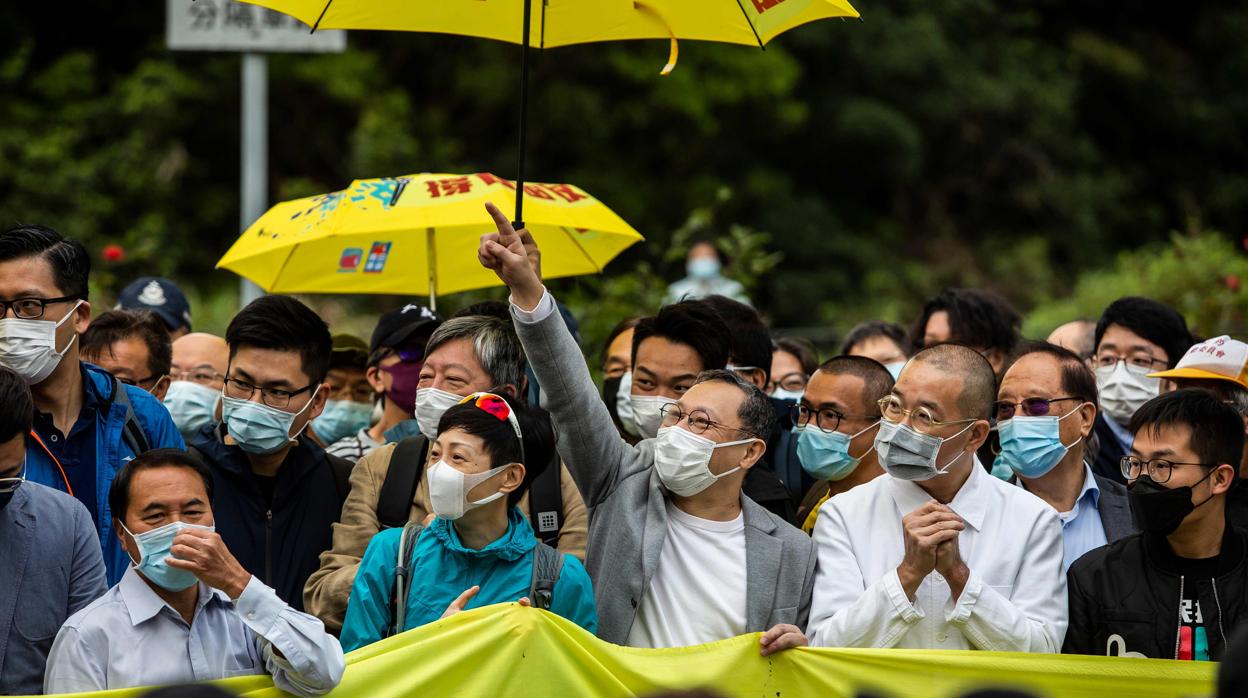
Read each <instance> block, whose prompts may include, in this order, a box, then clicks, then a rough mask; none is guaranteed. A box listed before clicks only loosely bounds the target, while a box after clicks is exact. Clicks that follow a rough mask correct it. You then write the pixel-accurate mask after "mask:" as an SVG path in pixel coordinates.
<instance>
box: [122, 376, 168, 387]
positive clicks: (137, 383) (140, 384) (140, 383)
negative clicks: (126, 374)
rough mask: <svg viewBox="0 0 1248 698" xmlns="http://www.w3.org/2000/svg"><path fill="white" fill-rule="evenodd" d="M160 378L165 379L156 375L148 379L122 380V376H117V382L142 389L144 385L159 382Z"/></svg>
mask: <svg viewBox="0 0 1248 698" xmlns="http://www.w3.org/2000/svg"><path fill="white" fill-rule="evenodd" d="M160 378H163V376H158V375H156V374H154V373H153V374H152V375H150V376H148V377H147V378H122V377H121V376H117V380H119V381H121V382H122V383H125V384H126V385H130V386H134V387H136V388H142V387H143V384H144V383H150V382H152V381H154V380H159V379H160Z"/></svg>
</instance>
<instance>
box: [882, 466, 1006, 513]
mask: <svg viewBox="0 0 1248 698" xmlns="http://www.w3.org/2000/svg"><path fill="white" fill-rule="evenodd" d="M936 477H948V476H946V475H937V476H936ZM990 477H992V475H990V474H989V473H988V471H986V470H984V466H983V464H982V463H980V462H979V456H976V455H974V454H972V455H971V474H970V476H969V477H967V478H966V482H964V483H962V488H961V489H960V490H958V493H957V494H956V495H954V496H953V501H952V502H949V508H950V509H952V510H953V513H955V514H957V515H958V516H961V517H962V519H963V520H964V521H966V522H967V523H968V524H970V525H971V528H974V529H975V530H976V531H978V530H980V527H981V526H982V525H983V523H984V517H985V516H986V515H987V513H988V512H987V503H986V502H985V501H984V497H983V496H982V490H983V488H984V484H985V483H984V478H990ZM889 480H890V483H889V484H890V485H892V487H891V488H890V489H891V492H892V495H893V501H894V502H895V503H896V504H897V509H898V511H900V512H901V515H902V516H905V515H906V514H909V513H910V512H912V511H914V510H915V509H918V508H919V507H920V506H921V505H923V504H924V503H926V502H928V501H930V500H931V499H932V495H930V494H928V493H927V491H926V490H924V489H923V488H922V487H919V486H918V484H917V483H914V482H910V481H908V480H899V479H897V478H895V477H892V476H889Z"/></svg>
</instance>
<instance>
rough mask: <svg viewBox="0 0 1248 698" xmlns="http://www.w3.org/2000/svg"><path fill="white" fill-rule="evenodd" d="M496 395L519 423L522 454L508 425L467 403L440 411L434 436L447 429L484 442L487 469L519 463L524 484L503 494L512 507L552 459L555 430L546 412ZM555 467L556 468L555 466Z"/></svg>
mask: <svg viewBox="0 0 1248 698" xmlns="http://www.w3.org/2000/svg"><path fill="white" fill-rule="evenodd" d="M498 396H499V397H501V398H502V399H503V401H504V402H506V403H507V405H508V406H510V407H511V410H512V412H513V413H514V414H515V415H516V421H518V422H519V423H520V434H521V435H522V436H523V437H524V451H523V455H522V454H521V450H520V446H521V444H520V441H519V440H518V439H516V432H515V429H513V428H512V426H511V422H510V421H508V420H506V419H499V418H498V417H496V416H494V415H493V414H490V413H489V412H486V411H485V410H483V409H480V408H478V407H477V406H476V405H474V404H471V403H470V404H464V405H455V406H454V407H452V408H450V409H449V410H447V411H446V412H444V413H443V414H442V419H441V420H439V421H438V433H439V434H445V433H446V432H447V431H448V430H451V429H459V430H460V431H463V432H465V433H467V434H472V435H473V436H477V437H480V439H481V440H482V441H484V442H485V450H486V451H487V452H488V453H489V454H490V467H491V468H497V467H499V466H501V465H506V464H507V463H521V464H523V465H524V482H522V483H520V486H519V487H517V488H516V489H514V490H512V491H511V492H510V493H509V494H508V495H507V504H508V506H515V505H516V504H517V503H519V501H520V498H521V497H523V496H524V493H525V492H527V491H528V490H529V486H530V485H532V484H533V481H534V480H536V479H537V477H538V476H539V475H541V474H542V472H543V471H545V470H546V468H547V467H549V466H551V462H552V461H554V460H555V455H556V454H555V430H554V426H553V425H552V424H551V421H550V413H549V412H547V411H546V410H544V409H542V408H540V407H530V406H529V405H527V404H524V403H523V401H522V400H520V399H517V398H513V397H511V396H510V395H506V394H502V393H499V394H498ZM555 467H558V466H557V464H556V466H555Z"/></svg>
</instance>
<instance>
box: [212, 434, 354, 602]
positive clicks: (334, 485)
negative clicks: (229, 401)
mask: <svg viewBox="0 0 1248 698" xmlns="http://www.w3.org/2000/svg"><path fill="white" fill-rule="evenodd" d="M191 447H192V448H194V449H195V450H197V451H199V452H200V455H201V456H202V457H203V460H204V464H205V465H207V466H208V469H209V470H211V471H212V479H213V488H214V492H213V501H212V514H213V518H214V519H215V520H216V527H217V533H219V534H221V539H222V540H224V541H225V544H226V546H227V547H228V548H229V549H230V552H231V553H232V554H233V555H234V557H235V558H237V559H238V561H239V563H240V564H241V565H242V566H243V567H244V568H246V569H247V571H248V572H251V573H252V574H254V575H255V576H257V577H259V578H260V581H262V582H264V583H265V584H267V585H269V586H270V587H272V588H273V589H275V590H276V591H277V595H278V596H279V597H281V599H282V600H283V601H285V602H286V603H288V604H290V606H291V607H292V608H294V609H296V610H299V611H302V610H303V585H304V583H305V582H307V581H308V577H309V576H311V575H312V573H313V572H315V571H316V569H317V568H318V567H319V566H320V555H321V553H322V552H324V551H326V550H329V549H330V547H332V543H333V539H332V532H331V527H332V526H333V525H334V524H335V523H337V522H338V517H339V515H340V514H341V513H342V502H343V500H344V499H345V498H346V492H341V493H340V492H339V484H338V480H337V479H336V478H335V475H334V469H333V466H332V465H331V464H330V461H329V458H330V456H329V455H328V454H326V453H325V450H324V449H322V448H321V447H320V446H317V445H316V444H314V443H312V440H311V439H308V438H303V437H301V438H300V439H299V443H298V444H296V445H295V446H294V447H293V448H291V449H290V451H289V452H288V453H287V454H286V460H285V461H283V462H282V467H281V468H280V469H279V470H278V472H277V481H276V483H275V486H274V490H273V502H272V506H271V507H270V504H269V502H267V501H266V500H265V497H264V495H263V494H262V492H261V490H260V486H259V484H258V482H257V480H256V477H255V476H254V475H253V474H252V472H251V465H250V463H249V461H248V460H247V455H246V454H245V453H243V450H242V449H241V448H239V447H238V446H227V445H225V442H224V441H222V440H221V433H220V432H219V431H218V430H217V426H216V425H210V426H206V427H204V428H203V429H201V430H200V432H199V433H198V434H196V435H195V437H194V438H193V439H192V440H191Z"/></svg>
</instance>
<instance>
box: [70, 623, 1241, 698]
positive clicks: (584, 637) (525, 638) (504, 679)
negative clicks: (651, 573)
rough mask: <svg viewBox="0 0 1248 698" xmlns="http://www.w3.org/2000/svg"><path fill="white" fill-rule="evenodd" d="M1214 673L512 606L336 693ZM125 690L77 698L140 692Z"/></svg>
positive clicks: (1154, 697)
mask: <svg viewBox="0 0 1248 698" xmlns="http://www.w3.org/2000/svg"><path fill="white" fill-rule="evenodd" d="M1216 672H1217V665H1216V664H1213V663H1210V662H1177V661H1169V660H1160V659H1132V658H1128V657H1079V656H1053V655H1034V654H1030V655H1029V654H1012V653H997V652H965V651H947V650H860V649H808V648H801V649H797V650H791V651H788V652H782V653H780V654H779V655H776V656H774V657H771V658H768V659H763V658H761V657H759V655H758V635H757V634H755V635H743V636H741V637H736V638H732V639H730V640H723V641H720V642H714V643H711V644H707V645H698V646H695V647H681V648H676V649H667V650H640V649H631V648H628V647H619V646H616V645H611V644H607V643H605V642H602V641H600V640H598V639H597V638H595V637H593V636H592V635H590V634H589V633H587V632H585V631H584V630H582V629H581V628H579V627H577V626H576V625H573V624H572V623H570V622H568V621H566V620H564V619H562V618H560V617H558V616H555V615H552V614H550V613H547V612H545V611H538V610H535V609H531V608H522V607H520V606H518V605H517V604H499V605H496V606H487V607H485V608H480V609H477V610H474V611H469V612H466V613H460V614H458V615H456V616H454V617H452V618H450V619H448V620H444V621H439V622H437V623H430V624H429V625H426V626H423V627H420V628H417V629H415V630H411V631H409V632H406V633H403V634H402V635H399V636H397V637H392V638H389V639H387V640H384V641H382V642H378V643H376V644H374V645H370V646H368V647H365V648H363V649H360V650H357V651H355V652H352V653H351V654H350V655H348V656H347V672H346V675H345V676H344V677H343V680H342V684H341V685H339V687H338V688H337V689H336V690H335V691H334V692H333V693H331V694H330V695H332V696H360V697H361V698H363V697H365V696H367V697H368V698H407V697H409V696H456V697H460V696H482V697H487V696H488V697H490V698H493V697H494V696H534V697H537V696H541V697H543V698H545V697H547V696H578V697H579V696H634V695H646V694H649V693H653V692H658V691H668V690H682V689H690V688H698V687H703V688H707V689H710V690H712V691H714V692H716V693H719V694H721V695H724V696H743V697H744V696H750V697H752V698H758V697H760V696H761V697H764V698H773V697H775V698H805V697H806V696H819V697H820V698H840V697H844V698H851V697H852V696H854V695H855V694H856V693H857V692H860V691H864V692H870V693H873V694H876V695H880V696H897V697H901V696H905V697H906V698H910V697H912V696H932V697H933V698H946V697H951V696H957V695H960V694H961V693H964V692H967V691H970V690H973V689H977V688H987V687H1010V688H1021V689H1024V690H1030V691H1032V692H1033V693H1035V694H1036V695H1037V696H1046V697H1047V696H1053V697H1056V696H1062V697H1067V696H1070V697H1074V698H1079V697H1085V696H1086V697H1087V698H1107V697H1108V696H1132V697H1133V698H1196V697H1199V696H1212V695H1213V693H1214V685H1213V684H1214V678H1215V676H1216ZM219 685H221V686H222V687H223V688H226V689H228V690H230V691H233V692H235V693H238V694H240V695H245V696H248V697H254V698H269V697H270V696H271V697H272V698H278V697H279V696H285V695H286V694H284V693H282V692H281V691H278V690H277V689H275V688H274V687H273V683H272V681H270V680H269V679H268V678H267V677H263V676H249V677H243V678H237V679H227V680H225V681H221V682H219ZM141 693H142V690H137V689H130V690H120V691H106V692H100V693H84V694H80V695H84V696H95V697H97V698H105V697H108V696H117V697H119V698H120V697H122V696H125V697H127V698H129V697H131V696H138V695H139V694H141Z"/></svg>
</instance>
